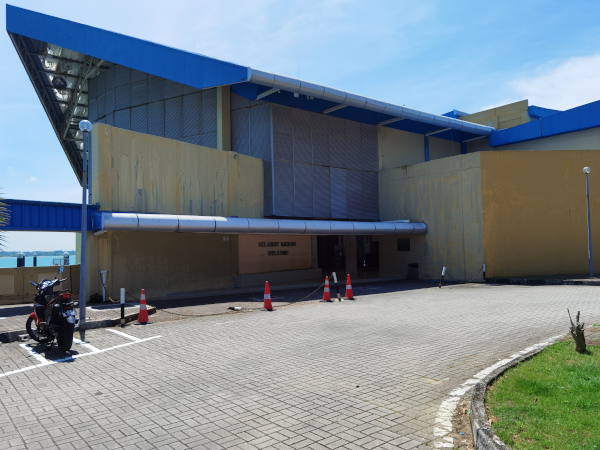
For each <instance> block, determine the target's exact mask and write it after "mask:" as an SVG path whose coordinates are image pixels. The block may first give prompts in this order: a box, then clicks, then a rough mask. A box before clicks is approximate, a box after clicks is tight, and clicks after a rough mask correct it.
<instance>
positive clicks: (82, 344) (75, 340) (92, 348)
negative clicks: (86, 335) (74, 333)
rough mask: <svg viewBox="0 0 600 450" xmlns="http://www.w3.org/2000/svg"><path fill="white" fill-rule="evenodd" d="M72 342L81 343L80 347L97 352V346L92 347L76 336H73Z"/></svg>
mask: <svg viewBox="0 0 600 450" xmlns="http://www.w3.org/2000/svg"><path fill="white" fill-rule="evenodd" d="M73 342H75V343H76V344H79V345H81V346H82V347H85V348H87V349H88V350H91V351H93V352H97V351H100V349H99V348H96V347H94V346H93V345H92V344H88V343H87V342H84V341H81V340H79V339H77V338H73Z"/></svg>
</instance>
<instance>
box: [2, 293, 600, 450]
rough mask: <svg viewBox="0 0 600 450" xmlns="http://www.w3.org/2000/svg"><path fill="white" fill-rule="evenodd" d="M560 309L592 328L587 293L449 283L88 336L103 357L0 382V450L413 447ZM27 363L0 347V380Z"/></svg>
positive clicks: (559, 320) (592, 298)
mask: <svg viewBox="0 0 600 450" xmlns="http://www.w3.org/2000/svg"><path fill="white" fill-rule="evenodd" d="M357 291H359V289H357ZM361 291H362V292H363V293H365V292H369V291H368V288H361ZM359 292H360V291H359ZM567 306H569V307H570V308H571V309H572V310H576V309H581V310H582V311H583V317H584V319H585V321H586V322H588V323H600V289H599V288H597V287H584V286H581V287H579V286H541V287H524V286H518V287H517V286H480V285H463V286H451V287H444V288H443V289H437V288H427V289H416V290H406V291H402V292H395V293H394V292H391V293H386V294H377V295H362V296H361V297H360V299H359V300H358V301H357V302H349V301H346V302H343V303H334V304H323V303H306V304H299V305H294V306H290V307H287V308H282V309H279V310H278V311H275V312H272V313H268V312H257V313H248V314H235V315H227V316H212V317H204V318H199V319H189V320H180V321H176V322H163V323H157V324H154V325H149V326H146V327H142V326H130V327H128V328H126V329H125V330H124V331H125V332H126V333H129V334H130V335H133V336H136V337H138V338H147V337H151V336H155V335H161V337H160V338H157V339H154V340H149V341H144V342H137V341H131V340H130V339H129V338H127V337H124V336H121V335H118V334H114V333H112V332H109V331H107V330H93V331H89V332H88V341H89V342H90V344H91V345H93V346H94V347H96V348H97V349H99V350H102V349H104V351H102V352H100V353H94V351H93V349H92V350H90V348H87V347H83V346H81V345H76V346H75V349H76V350H77V351H79V352H80V353H79V354H80V355H84V354H85V353H94V354H90V355H87V356H88V357H78V358H76V359H74V360H72V361H71V362H61V363H56V364H50V365H46V366H42V367H38V368H36V369H33V370H28V371H23V372H19V373H14V374H12V375H9V376H4V377H1V378H0V436H2V437H3V439H2V440H0V448H22V447H25V446H27V447H28V448H31V449H35V448H50V447H60V448H61V449H65V448H78V449H79V448H87V447H91V448H118V447H128V448H135V447H137V448H142V449H143V448H155V447H160V448H203V447H206V448H229V447H238V448H304V447H310V448H348V449H352V448H405V449H407V448H428V447H429V446H430V445H431V441H432V438H433V436H432V428H433V421H434V417H435V415H436V412H437V410H438V407H439V405H440V402H441V401H442V400H443V399H444V397H445V396H446V395H447V393H448V392H449V391H450V390H452V389H453V388H454V387H456V386H458V385H459V384H461V383H462V382H463V381H464V380H465V379H467V378H469V377H470V376H471V375H473V374H474V373H476V372H478V371H479V370H481V369H482V368H484V367H487V366H489V365H490V364H492V363H494V362H496V361H497V359H499V358H503V357H506V356H508V355H510V354H512V353H514V352H515V351H516V350H520V349H521V348H524V347H527V346H528V345H531V344H533V343H536V342H539V341H540V340H542V339H544V338H546V337H548V336H551V335H554V334H557V333H558V332H561V331H566V326H567V323H568V321H567V316H566V311H565V308H566V307H567ZM118 330H120V329H118ZM128 342H129V343H131V344H132V345H129V344H128V345H125V344H126V343H128ZM47 357H48V358H50V357H51V355H47ZM38 363H39V360H36V359H35V357H34V356H31V355H29V354H28V352H27V348H24V346H21V345H19V344H18V343H11V344H2V345H0V373H2V372H4V373H6V372H8V371H12V370H20V369H21V368H24V367H27V366H30V365H32V364H38ZM86 446H87V447H86Z"/></svg>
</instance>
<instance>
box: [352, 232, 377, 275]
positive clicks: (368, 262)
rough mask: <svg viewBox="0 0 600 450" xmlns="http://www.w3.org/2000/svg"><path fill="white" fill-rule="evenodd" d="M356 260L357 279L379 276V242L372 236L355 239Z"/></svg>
mask: <svg viewBox="0 0 600 450" xmlns="http://www.w3.org/2000/svg"><path fill="white" fill-rule="evenodd" d="M356 259H357V263H358V264H357V265H358V276H359V277H361V278H371V277H377V276H379V242H378V241H376V240H375V239H373V236H357V237H356Z"/></svg>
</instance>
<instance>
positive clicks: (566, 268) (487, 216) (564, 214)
mask: <svg viewBox="0 0 600 450" xmlns="http://www.w3.org/2000/svg"><path fill="white" fill-rule="evenodd" d="M584 166H591V167H592V175H591V177H590V188H591V196H590V198H591V211H592V224H595V226H594V228H593V242H594V243H595V245H594V252H595V254H596V255H599V256H598V257H597V258H596V261H597V263H596V271H600V261H599V259H600V231H599V230H600V182H598V181H596V180H598V179H600V178H597V177H600V151H539V152H524V151H521V152H519V151H494V152H483V153H481V172H482V192H483V193H482V195H483V205H484V213H483V221H484V235H483V239H484V245H485V260H486V261H485V262H486V264H487V270H488V276H490V277H505V276H529V275H558V274H584V273H586V272H587V235H586V230H587V225H586V211H585V196H584V194H585V190H584V189H585V185H584V183H585V179H584V176H583V174H582V171H581V170H582V168H583V167H584ZM594 168H598V169H597V170H595V171H594V170H593V169H594Z"/></svg>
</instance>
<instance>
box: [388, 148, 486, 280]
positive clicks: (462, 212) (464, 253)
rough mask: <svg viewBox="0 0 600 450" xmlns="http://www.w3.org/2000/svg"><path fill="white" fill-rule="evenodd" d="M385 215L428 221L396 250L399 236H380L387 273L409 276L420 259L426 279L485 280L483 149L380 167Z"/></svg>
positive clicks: (421, 272) (390, 217)
mask: <svg viewBox="0 0 600 450" xmlns="http://www.w3.org/2000/svg"><path fill="white" fill-rule="evenodd" d="M379 192H380V214H381V219H382V220H393V219H411V220H415V221H424V222H425V223H427V227H428V231H427V234H426V235H424V236H414V237H411V250H410V251H409V252H400V251H398V250H397V246H396V240H397V238H396V237H382V238H380V242H381V244H380V271H381V273H382V275H398V276H404V275H405V273H406V268H407V265H408V264H409V263H418V264H419V276H420V278H422V279H434V278H437V277H439V274H440V271H441V268H442V266H443V265H446V266H448V279H450V280H481V278H482V274H481V265H482V263H483V262H484V261H483V239H482V234H483V231H482V220H481V217H482V206H481V173H480V167H479V154H478V153H475V154H469V155H459V156H453V157H449V158H443V159H438V160H435V161H430V162H427V163H420V164H415V165H412V166H408V167H401V168H394V169H384V170H382V171H381V173H380V179H379Z"/></svg>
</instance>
